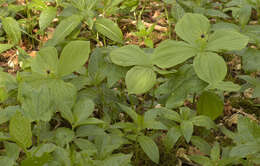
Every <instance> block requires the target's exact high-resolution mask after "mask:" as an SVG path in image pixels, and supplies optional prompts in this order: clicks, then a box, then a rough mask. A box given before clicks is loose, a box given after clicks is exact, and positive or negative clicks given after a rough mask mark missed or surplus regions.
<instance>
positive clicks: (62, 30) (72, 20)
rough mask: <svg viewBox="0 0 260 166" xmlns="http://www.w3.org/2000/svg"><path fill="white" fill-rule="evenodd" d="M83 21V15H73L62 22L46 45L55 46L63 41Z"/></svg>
mask: <svg viewBox="0 0 260 166" xmlns="http://www.w3.org/2000/svg"><path fill="white" fill-rule="evenodd" d="M80 22H81V16H79V15H72V16H70V17H68V18H66V19H64V20H62V21H61V22H60V24H59V25H58V26H57V27H56V29H55V31H54V34H53V37H52V39H50V40H48V42H47V43H46V44H45V46H55V45H57V44H58V43H60V42H62V41H63V40H64V39H65V38H66V37H67V36H68V35H69V34H70V33H71V32H72V31H73V30H74V29H75V28H76V27H77V26H78V25H79V24H80Z"/></svg>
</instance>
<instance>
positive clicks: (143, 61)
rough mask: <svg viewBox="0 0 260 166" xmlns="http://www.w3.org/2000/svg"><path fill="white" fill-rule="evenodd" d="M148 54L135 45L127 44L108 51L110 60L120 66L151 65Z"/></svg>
mask: <svg viewBox="0 0 260 166" xmlns="http://www.w3.org/2000/svg"><path fill="white" fill-rule="evenodd" d="M149 56H151V55H148V54H146V53H145V52H144V51H143V50H141V49H140V48H139V47H138V46H135V45H127V46H124V47H121V48H116V49H114V50H112V51H111V53H110V58H111V60H112V62H113V63H114V64H117V65H120V66H133V65H140V66H142V65H143V66H148V65H151V64H152V62H151V60H150V57H149Z"/></svg>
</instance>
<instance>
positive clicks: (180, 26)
mask: <svg viewBox="0 0 260 166" xmlns="http://www.w3.org/2000/svg"><path fill="white" fill-rule="evenodd" d="M209 28H210V22H209V20H208V19H207V17H205V16H203V15H201V14H192V13H186V14H185V15H184V16H183V17H182V18H181V19H180V20H179V21H178V23H177V24H176V26H175V31H176V33H177V35H178V36H179V37H180V38H182V39H183V40H185V41H187V42H188V43H190V44H192V45H197V42H198V41H200V40H201V35H204V36H207V33H208V31H209Z"/></svg>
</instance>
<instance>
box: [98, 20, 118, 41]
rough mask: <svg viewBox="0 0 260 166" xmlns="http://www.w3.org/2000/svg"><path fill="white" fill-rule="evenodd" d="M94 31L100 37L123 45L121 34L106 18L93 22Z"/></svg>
mask: <svg viewBox="0 0 260 166" xmlns="http://www.w3.org/2000/svg"><path fill="white" fill-rule="evenodd" d="M95 28H96V30H97V31H98V32H99V33H101V34H102V35H104V36H106V37H108V38H109V39H111V40H113V41H116V42H118V43H123V33H122V32H121V29H120V28H119V27H118V25H117V24H116V23H114V22H113V21H112V20H110V19H107V18H100V19H97V20H96V22H95Z"/></svg>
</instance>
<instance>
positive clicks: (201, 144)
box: [191, 136, 211, 155]
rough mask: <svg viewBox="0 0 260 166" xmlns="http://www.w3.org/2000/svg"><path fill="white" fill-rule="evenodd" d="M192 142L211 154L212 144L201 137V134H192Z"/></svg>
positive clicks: (202, 150) (207, 153) (203, 151)
mask: <svg viewBox="0 0 260 166" xmlns="http://www.w3.org/2000/svg"><path fill="white" fill-rule="evenodd" d="M191 142H192V144H193V145H195V146H196V147H197V148H199V150H200V151H201V152H202V153H204V154H206V155H210V150H211V146H210V145H209V144H208V143H207V141H205V140H204V139H202V138H200V137H199V136H192V137H191Z"/></svg>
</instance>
